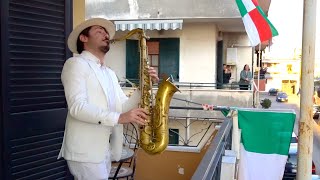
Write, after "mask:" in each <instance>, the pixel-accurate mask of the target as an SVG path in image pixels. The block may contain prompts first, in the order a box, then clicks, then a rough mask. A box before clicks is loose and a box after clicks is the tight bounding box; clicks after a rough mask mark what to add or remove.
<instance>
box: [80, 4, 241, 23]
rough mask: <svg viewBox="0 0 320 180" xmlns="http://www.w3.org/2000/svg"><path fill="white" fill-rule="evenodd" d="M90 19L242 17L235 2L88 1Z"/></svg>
mask: <svg viewBox="0 0 320 180" xmlns="http://www.w3.org/2000/svg"><path fill="white" fill-rule="evenodd" d="M86 7H87V14H86V15H87V16H86V17H87V18H90V17H97V16H99V17H106V18H108V19H112V20H125V19H172V18H217V17H219V18H230V17H240V14H239V11H238V8H237V5H236V3H235V1H233V0H223V1H221V0H175V1H172V0H152V1H148V0H147V1H146V0H86Z"/></svg>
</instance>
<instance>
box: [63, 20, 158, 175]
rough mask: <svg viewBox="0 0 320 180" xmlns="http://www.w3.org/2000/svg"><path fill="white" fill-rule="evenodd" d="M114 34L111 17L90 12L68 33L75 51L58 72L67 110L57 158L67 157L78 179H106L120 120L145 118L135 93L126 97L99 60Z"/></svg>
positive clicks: (116, 155) (117, 150)
mask: <svg viewBox="0 0 320 180" xmlns="http://www.w3.org/2000/svg"><path fill="white" fill-rule="evenodd" d="M114 34H115V26H114V24H113V23H112V22H110V21H108V20H106V19H102V18H93V19H89V20H87V21H85V22H83V23H82V24H80V25H78V26H77V27H76V28H75V29H74V30H73V31H72V32H71V34H70V35H69V37H68V47H69V49H70V50H71V51H72V52H73V53H76V54H79V55H78V56H75V57H71V58H69V59H68V60H67V61H66V62H65V64H64V67H63V70H62V74H61V80H62V84H63V86H64V92H65V97H66V101H67V105H68V115H67V119H66V125H65V133H64V138H63V143H62V147H61V150H60V153H59V157H58V158H61V157H63V158H64V159H66V160H67V163H68V167H69V169H70V172H71V174H72V175H73V176H74V177H75V179H78V180H89V179H90V180H98V179H99V180H101V179H108V176H109V173H110V168H111V157H112V158H113V159H115V160H119V159H120V156H121V152H122V140H123V138H122V133H123V129H122V128H123V127H122V124H126V123H131V122H132V123H137V124H139V125H145V124H146V121H145V119H146V118H147V111H146V110H144V109H142V108H137V107H138V103H139V101H140V93H139V92H137V91H136V92H135V93H133V94H132V96H131V97H130V98H129V99H128V98H127V96H126V95H125V94H124V93H123V91H122V89H121V88H120V85H119V84H118V80H117V77H116V75H115V73H114V72H113V71H112V70H111V69H110V68H108V67H106V66H105V63H104V59H105V54H106V53H107V52H108V51H109V49H110V46H109V45H110V39H112V38H113V36H114ZM107 60H109V59H107ZM148 73H149V75H150V77H151V79H152V81H153V82H158V81H159V78H158V76H157V73H156V71H155V70H154V69H153V68H149V71H148ZM109 138H110V139H109Z"/></svg>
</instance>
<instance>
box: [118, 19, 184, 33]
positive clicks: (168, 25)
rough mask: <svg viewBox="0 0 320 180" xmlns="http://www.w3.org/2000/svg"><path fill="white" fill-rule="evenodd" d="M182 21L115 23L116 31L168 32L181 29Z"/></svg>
mask: <svg viewBox="0 0 320 180" xmlns="http://www.w3.org/2000/svg"><path fill="white" fill-rule="evenodd" d="M182 23H183V20H144V21H115V22H114V24H115V25H116V31H119V30H121V31H126V30H129V31H130V30H133V29H136V28H141V29H144V30H161V29H164V30H168V29H172V30H175V29H182Z"/></svg>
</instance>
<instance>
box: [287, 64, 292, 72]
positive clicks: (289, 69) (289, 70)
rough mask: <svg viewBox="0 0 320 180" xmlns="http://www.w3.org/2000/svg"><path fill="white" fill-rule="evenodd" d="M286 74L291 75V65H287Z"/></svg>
mask: <svg viewBox="0 0 320 180" xmlns="http://www.w3.org/2000/svg"><path fill="white" fill-rule="evenodd" d="M287 72H288V74H291V73H292V64H288V65H287Z"/></svg>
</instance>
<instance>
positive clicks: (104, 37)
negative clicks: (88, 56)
mask: <svg viewBox="0 0 320 180" xmlns="http://www.w3.org/2000/svg"><path fill="white" fill-rule="evenodd" d="M85 43H86V46H87V47H89V48H90V49H93V50H98V51H101V52H103V53H107V52H108V51H109V49H110V41H109V33H108V32H107V31H106V30H105V29H104V28H103V27H101V26H92V27H91V29H90V30H89V35H88V37H87V39H86V42H85Z"/></svg>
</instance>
